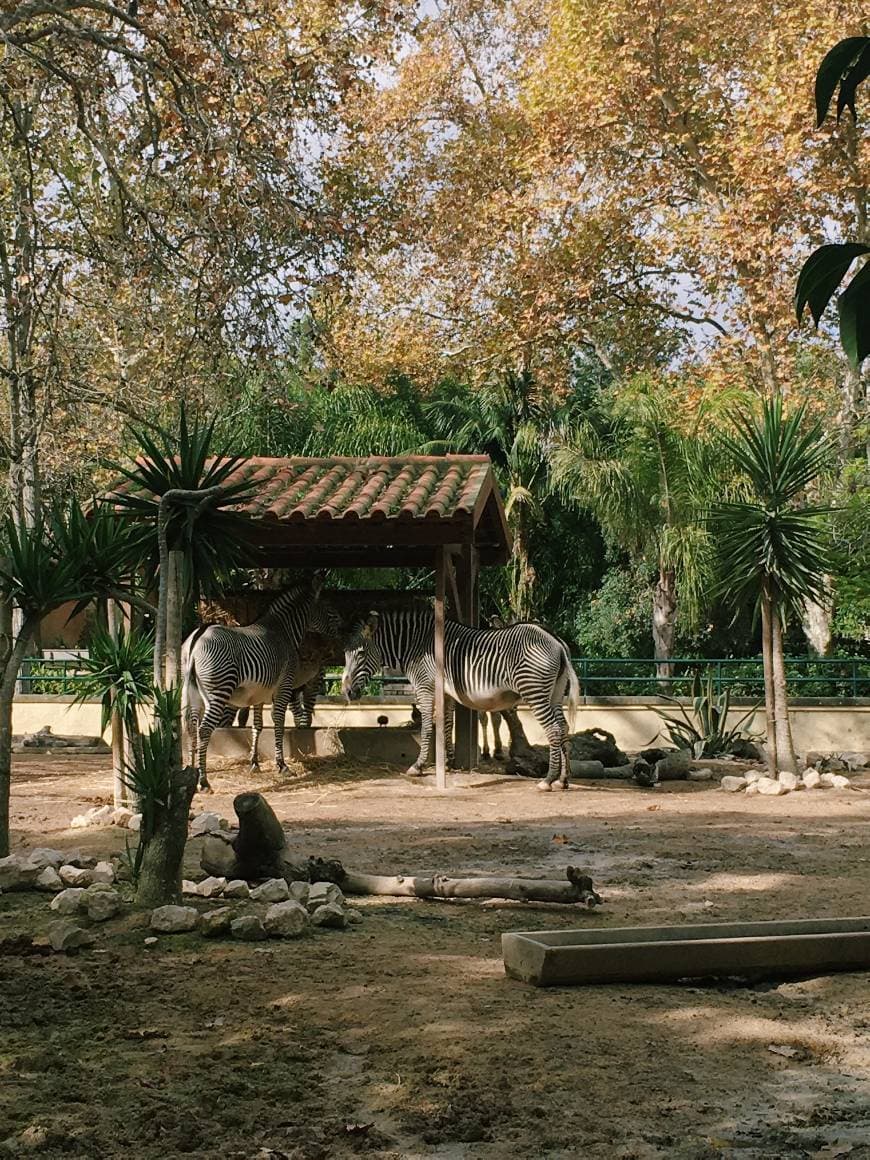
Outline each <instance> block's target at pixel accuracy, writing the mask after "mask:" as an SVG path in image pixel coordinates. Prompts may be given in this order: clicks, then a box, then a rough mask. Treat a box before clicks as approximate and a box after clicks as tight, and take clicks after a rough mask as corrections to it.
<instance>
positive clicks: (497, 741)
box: [480, 711, 504, 761]
mask: <svg viewBox="0 0 870 1160" xmlns="http://www.w3.org/2000/svg"><path fill="white" fill-rule="evenodd" d="M487 722H488V723H489V727H490V729H492V756H493V757H494V758H495V760H496V761H503V760H504V749H503V748H502V744H501V713H496V712H495V711H493V712H492V713H481V714H480V728H481V730H482V732H483V749H481V751H480V756H481V757H482V758H483V760H484V761H487V760H488V759H489V756H490V752H489V735H488V730H487Z"/></svg>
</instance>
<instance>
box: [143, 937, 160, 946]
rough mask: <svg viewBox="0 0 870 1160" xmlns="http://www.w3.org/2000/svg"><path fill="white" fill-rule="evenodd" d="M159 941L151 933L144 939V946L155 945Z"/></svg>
mask: <svg viewBox="0 0 870 1160" xmlns="http://www.w3.org/2000/svg"><path fill="white" fill-rule="evenodd" d="M159 942H160V939H159V938H156V937H155V935H153V934H149V935H148V937H147V938H146V939H145V946H146V947H153V946H156V945H157V943H159Z"/></svg>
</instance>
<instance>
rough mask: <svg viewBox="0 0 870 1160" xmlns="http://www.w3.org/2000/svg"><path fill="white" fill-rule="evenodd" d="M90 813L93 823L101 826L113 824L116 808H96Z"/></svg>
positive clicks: (89, 811)
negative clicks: (108, 823)
mask: <svg viewBox="0 0 870 1160" xmlns="http://www.w3.org/2000/svg"><path fill="white" fill-rule="evenodd" d="M88 813H89V814H90V815H91V818H92V819H93V822H94V823H95V824H96V825H98V826H101V825H104V824H105V823H106V822H111V820H112V814H113V813H114V806H94V808H93V809H92V810H88Z"/></svg>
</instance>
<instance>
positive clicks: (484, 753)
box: [479, 713, 498, 761]
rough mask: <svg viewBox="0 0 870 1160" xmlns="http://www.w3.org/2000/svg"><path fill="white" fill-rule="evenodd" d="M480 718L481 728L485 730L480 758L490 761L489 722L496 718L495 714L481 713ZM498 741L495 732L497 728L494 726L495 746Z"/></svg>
mask: <svg viewBox="0 0 870 1160" xmlns="http://www.w3.org/2000/svg"><path fill="white" fill-rule="evenodd" d="M479 717H480V728H481V729H482V730H483V749H481V751H480V756H481V757H482V758H483V760H484V761H489V730H488V728H487V722H489V721H491V720H493V719H494V718H495V713H492V714H490V713H480V714H479ZM497 739H498V734H497V733H496V731H495V726H493V744H495V742H496V741H497Z"/></svg>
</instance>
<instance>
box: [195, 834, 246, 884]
mask: <svg viewBox="0 0 870 1160" xmlns="http://www.w3.org/2000/svg"><path fill="white" fill-rule="evenodd" d="M199 864H200V866H202V868H203V870H206V871H207V872H208V873H209V874H216V875H219V876H221V877H223V878H226V879H227V881H229V880H231V879H233V878H235V877H236V876H237V874H238V865H239V863H238V859H237V858H236V852H235V850H234V849H233V847H232V845H231V844H230V842H229V839H228V838H226V837H225V836H224V835H223V834H206V836H205V839H204V841H203V843H202V853H201V855H200V860H199Z"/></svg>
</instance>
